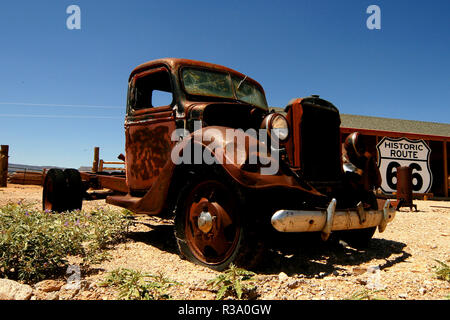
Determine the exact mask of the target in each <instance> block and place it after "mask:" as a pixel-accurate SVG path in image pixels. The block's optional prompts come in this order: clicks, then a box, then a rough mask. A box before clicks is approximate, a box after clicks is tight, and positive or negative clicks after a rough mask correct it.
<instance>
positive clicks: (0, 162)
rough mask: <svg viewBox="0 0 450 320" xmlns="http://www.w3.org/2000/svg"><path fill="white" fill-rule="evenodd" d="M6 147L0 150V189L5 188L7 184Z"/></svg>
mask: <svg viewBox="0 0 450 320" xmlns="http://www.w3.org/2000/svg"><path fill="white" fill-rule="evenodd" d="M8 151H9V146H8V145H2V146H1V149H0V187H6V186H7V183H8Z"/></svg>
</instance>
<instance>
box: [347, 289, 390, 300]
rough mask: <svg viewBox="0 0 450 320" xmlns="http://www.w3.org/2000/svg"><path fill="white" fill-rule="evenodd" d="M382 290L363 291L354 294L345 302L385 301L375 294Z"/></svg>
mask: <svg viewBox="0 0 450 320" xmlns="http://www.w3.org/2000/svg"><path fill="white" fill-rule="evenodd" d="M380 291H381V290H375V291H372V290H367V289H362V290H359V291H356V292H354V293H352V295H351V296H350V297H348V298H345V299H344V300H383V298H380V297H377V296H375V295H374V294H375V293H377V292H380Z"/></svg>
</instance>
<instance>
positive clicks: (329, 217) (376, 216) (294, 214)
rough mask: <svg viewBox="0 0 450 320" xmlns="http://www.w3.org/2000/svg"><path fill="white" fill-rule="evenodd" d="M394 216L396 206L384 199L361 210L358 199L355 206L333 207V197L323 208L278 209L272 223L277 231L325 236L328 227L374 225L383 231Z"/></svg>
mask: <svg viewBox="0 0 450 320" xmlns="http://www.w3.org/2000/svg"><path fill="white" fill-rule="evenodd" d="M394 217H395V208H393V207H391V201H390V200H386V202H385V203H384V206H383V209H382V210H364V208H363V206H362V203H359V204H358V206H357V207H356V210H345V211H336V199H333V200H331V202H330V204H329V205H328V208H327V210H326V211H323V210H278V211H277V212H275V214H274V215H273V216H272V220H271V222H272V226H273V227H274V228H275V229H276V230H278V231H280V232H313V231H320V232H322V239H323V240H327V239H328V237H329V236H330V233H331V231H338V230H353V229H364V228H370V227H377V226H378V231H379V232H383V231H384V230H385V229H386V226H387V224H388V222H391V221H392V220H393V219H394Z"/></svg>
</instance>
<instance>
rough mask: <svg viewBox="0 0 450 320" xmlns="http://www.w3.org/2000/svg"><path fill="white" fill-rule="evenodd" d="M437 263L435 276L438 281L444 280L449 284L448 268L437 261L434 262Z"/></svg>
mask: <svg viewBox="0 0 450 320" xmlns="http://www.w3.org/2000/svg"><path fill="white" fill-rule="evenodd" d="M434 261H436V262H437V263H439V266H436V267H435V268H436V271H435V274H436V276H437V278H438V279H440V280H445V281H448V282H450V266H448V265H447V264H446V263H444V262H442V261H439V260H436V259H435V260H434Z"/></svg>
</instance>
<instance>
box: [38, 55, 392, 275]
mask: <svg viewBox="0 0 450 320" xmlns="http://www.w3.org/2000/svg"><path fill="white" fill-rule="evenodd" d="M124 127H125V155H122V154H121V155H120V156H119V158H120V159H122V160H124V164H125V167H124V170H119V171H112V172H111V171H109V172H108V171H97V170H91V171H82V172H80V171H79V170H75V169H65V170H62V169H51V170H49V171H48V173H47V175H46V178H45V181H44V188H43V199H42V203H43V209H44V210H52V211H55V212H62V211H67V210H74V209H81V208H82V203H83V200H90V199H95V198H96V196H95V194H96V193H95V190H100V189H107V190H109V193H108V194H107V196H106V202H107V203H109V204H112V205H116V206H119V207H122V208H126V209H128V210H129V211H131V212H133V213H135V214H147V215H154V216H160V217H166V218H167V217H168V218H173V221H174V235H175V239H176V242H177V246H178V249H179V252H180V255H181V256H182V257H184V258H187V259H188V260H190V261H192V262H194V263H197V264H200V265H203V266H207V267H210V268H212V269H215V270H223V269H224V268H226V267H227V266H228V265H229V264H230V263H232V262H233V263H235V264H236V265H241V266H245V267H252V266H254V265H255V264H257V263H258V258H259V257H260V256H261V254H262V252H263V251H264V244H265V242H266V240H267V237H269V235H270V232H275V233H277V234H279V233H303V232H316V233H317V234H320V235H321V237H322V239H323V240H327V239H328V238H329V236H330V234H332V233H333V234H340V235H342V237H343V238H344V239H346V241H348V243H350V244H352V243H353V244H354V245H355V246H357V245H367V244H368V243H369V241H370V239H371V238H372V236H373V234H374V232H375V230H376V228H378V230H379V232H383V231H384V230H385V228H386V226H387V224H388V223H389V222H390V221H392V220H393V219H394V216H395V209H394V208H393V207H392V206H391V204H390V201H389V200H383V199H378V198H377V197H376V196H375V193H374V190H375V189H376V188H377V187H378V186H379V185H380V183H381V181H380V175H379V172H378V168H377V166H376V164H375V160H374V157H373V155H371V154H370V153H369V152H367V150H366V148H365V144H364V140H363V138H362V136H361V135H359V133H358V132H355V133H353V134H351V135H349V136H348V137H347V139H346V140H345V143H341V134H340V114H339V111H338V109H337V108H336V107H335V106H334V105H333V104H332V103H331V102H329V101H327V100H324V99H322V98H320V97H319V96H317V95H311V96H308V97H304V98H295V99H292V100H291V101H290V102H289V103H288V104H287V105H286V107H285V108H284V109H280V110H278V111H277V110H274V109H273V108H270V107H269V106H268V104H267V101H266V96H265V92H264V89H263V87H262V86H261V85H260V84H259V83H258V82H257V81H255V80H254V79H252V78H250V77H249V76H247V75H244V74H242V73H240V72H238V71H235V70H232V69H230V68H227V67H224V66H220V65H217V64H212V63H206V62H200V61H194V60H188V59H175V58H166V59H158V60H154V61H150V62H147V63H144V64H141V65H139V66H138V67H136V68H135V69H134V70H133V71H132V72H131V74H130V76H129V79H128V93H127V101H126V116H125V125H124ZM230 132H231V133H232V134H228V133H230ZM265 132H267V135H264V134H263V133H265ZM237 141H241V143H237ZM199 155H200V157H198V156H199ZM198 158H199V159H198ZM264 170H265V171H264ZM267 172H269V174H268V173H267ZM88 190H89V191H90V192H88ZM92 190H94V192H92Z"/></svg>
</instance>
